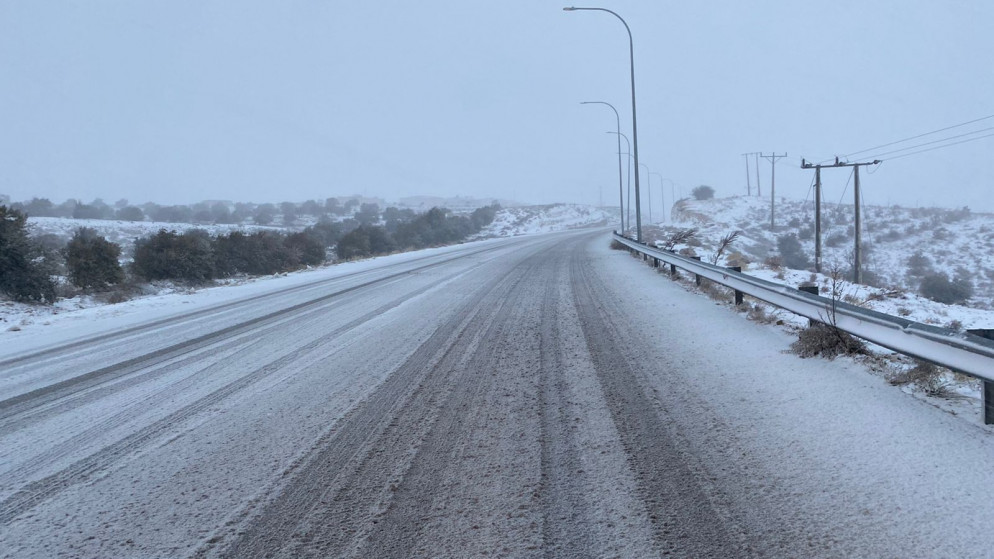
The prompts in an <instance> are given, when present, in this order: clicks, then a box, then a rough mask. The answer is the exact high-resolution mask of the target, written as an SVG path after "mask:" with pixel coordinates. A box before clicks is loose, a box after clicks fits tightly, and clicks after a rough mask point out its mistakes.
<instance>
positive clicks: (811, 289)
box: [797, 285, 818, 326]
mask: <svg viewBox="0 0 994 559" xmlns="http://www.w3.org/2000/svg"><path fill="white" fill-rule="evenodd" d="M797 290H798V291H803V292H805V293H810V294H812V295H817V294H818V286H817V285H801V286H798V287H797ZM815 324H818V321H817V320H813V319H810V318H809V319H808V326H814V325H815Z"/></svg>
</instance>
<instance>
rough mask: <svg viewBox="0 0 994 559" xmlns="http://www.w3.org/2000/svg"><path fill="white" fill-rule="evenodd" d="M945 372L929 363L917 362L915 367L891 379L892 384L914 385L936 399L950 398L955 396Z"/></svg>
mask: <svg viewBox="0 0 994 559" xmlns="http://www.w3.org/2000/svg"><path fill="white" fill-rule="evenodd" d="M944 372H945V371H944V370H943V369H942V368H941V367H939V366H937V365H935V364H933V363H929V362H927V361H920V360H916V361H915V366H914V367H913V368H912V369H910V370H908V371H906V372H904V373H901V374H899V375H895V376H894V377H893V378H891V379H890V382H891V384H908V383H911V384H914V385H915V389H917V390H919V391H921V392H922V393H924V394H925V395H927V396H932V397H934V398H949V397H952V396H953V395H954V393H953V391H952V390H950V388H949V383H948V382H946V380H945V374H944Z"/></svg>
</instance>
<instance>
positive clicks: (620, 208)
mask: <svg viewBox="0 0 994 559" xmlns="http://www.w3.org/2000/svg"><path fill="white" fill-rule="evenodd" d="M580 104H581V105H595V104H596V105H607V106H608V107H611V110H612V111H614V120H615V123H617V126H618V213H619V214H620V215H621V229H619V230H618V233H619V234H621V235H624V234H625V192H624V190H622V188H621V117H620V116H618V109H615V108H614V105H612V104H611V103H608V102H607V101H580Z"/></svg>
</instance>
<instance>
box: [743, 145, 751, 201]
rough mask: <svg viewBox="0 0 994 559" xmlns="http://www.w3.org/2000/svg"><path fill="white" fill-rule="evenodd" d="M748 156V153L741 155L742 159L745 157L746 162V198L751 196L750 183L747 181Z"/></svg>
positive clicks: (748, 178)
mask: <svg viewBox="0 0 994 559" xmlns="http://www.w3.org/2000/svg"><path fill="white" fill-rule="evenodd" d="M750 155H751V154H749V153H743V154H742V157H745V160H746V196H752V183H751V182H749V180H750V177H749V156H750Z"/></svg>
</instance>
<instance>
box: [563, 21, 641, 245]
mask: <svg viewBox="0 0 994 559" xmlns="http://www.w3.org/2000/svg"><path fill="white" fill-rule="evenodd" d="M563 11H565V12H577V11H596V12H607V13H609V14H611V15H613V16H614V17H616V18H618V19H619V20H620V21H621V23H622V24H624V26H625V31H628V58H629V60H630V62H631V77H632V151H633V154H632V156H633V157H634V158H635V170H636V172H635V240H636V241H638V242H640V243H641V242H642V217H641V212H642V210H641V208H642V204H641V201H640V199H639V174H638V163H639V139H638V124H637V121H636V118H635V42H634V41H633V40H632V30H631V28H629V27H628V22H626V21H625V20H624V18H622V17H621V16H619V15H618V14H616V13H614V12H612V11H611V10H608V9H606V8H576V7H572V6H571V7H568V8H563Z"/></svg>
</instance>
